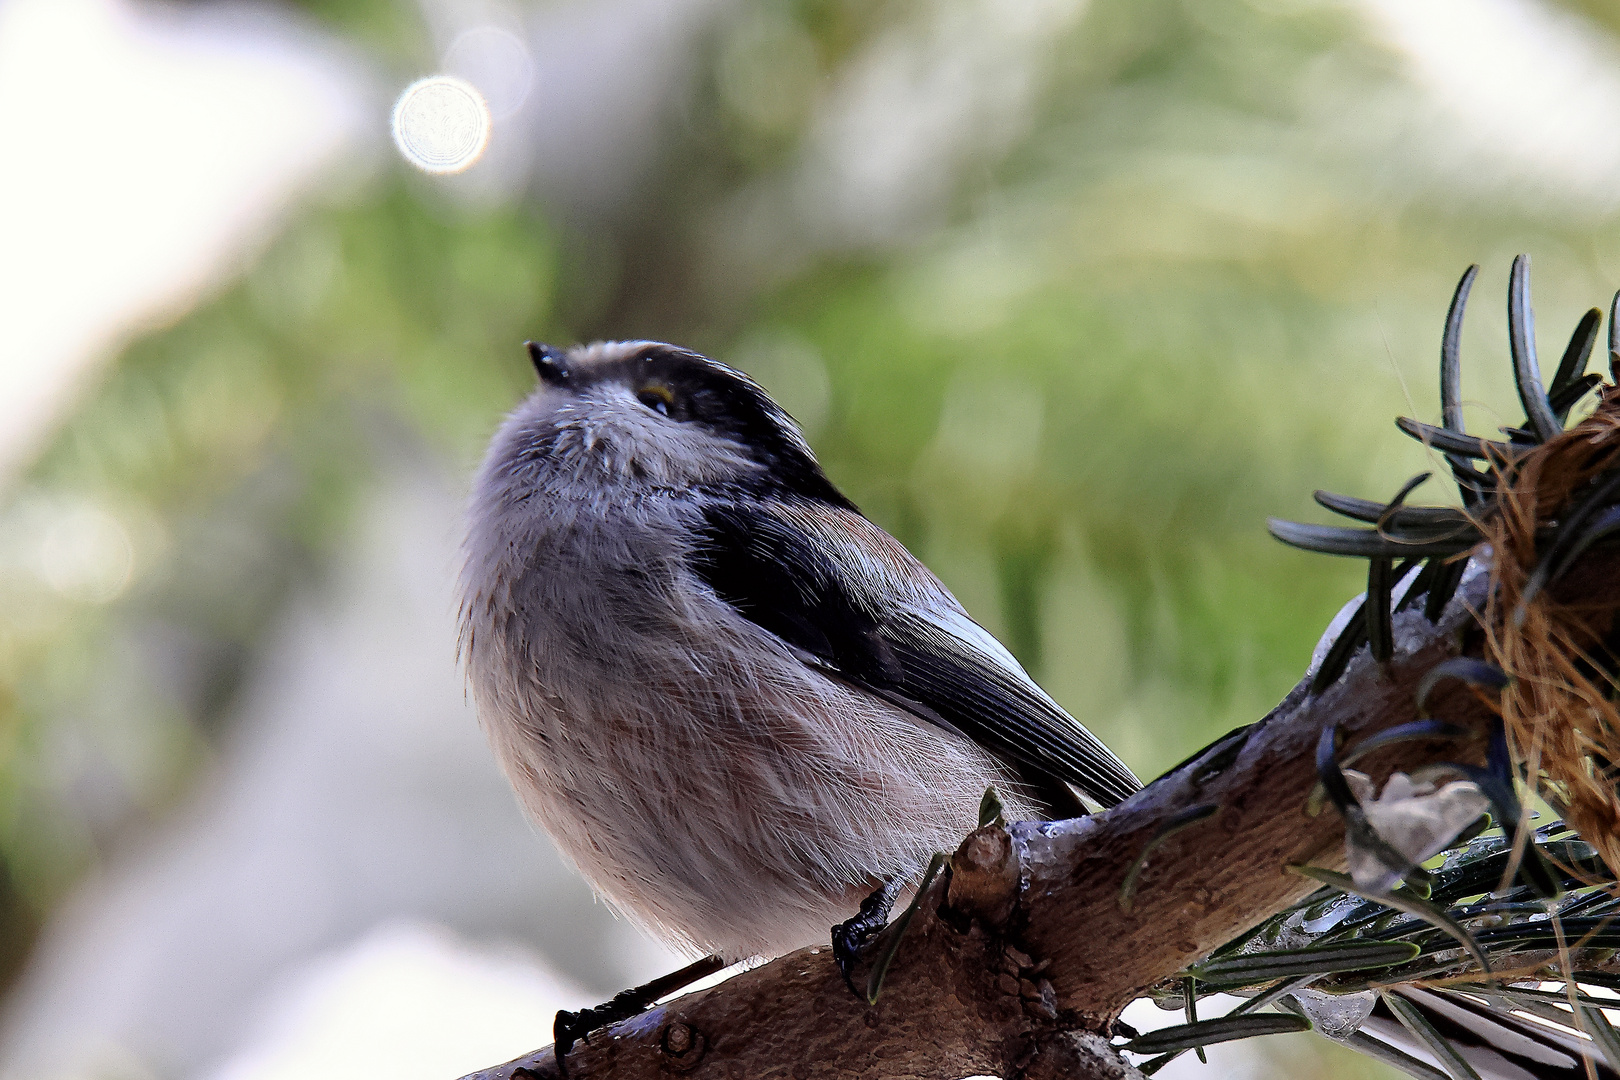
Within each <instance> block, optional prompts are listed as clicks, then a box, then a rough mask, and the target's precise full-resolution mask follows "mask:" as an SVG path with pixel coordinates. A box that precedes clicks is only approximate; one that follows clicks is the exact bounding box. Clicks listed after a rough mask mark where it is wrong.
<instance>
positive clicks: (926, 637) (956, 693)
mask: <svg viewBox="0 0 1620 1080" xmlns="http://www.w3.org/2000/svg"><path fill="white" fill-rule="evenodd" d="M845 514H849V515H850V516H851V517H854V516H855V515H853V514H852V512H850V511H846V510H842V509H837V508H831V507H816V508H815V512H814V516H819V517H821V518H824V519H825V520H826V521H827V522H828V523H829V524H830V525H833V526H834V527H831V528H825V529H821V528H818V529H814V530H813V531H812V530H811V529H809V528H807V527H806V525H805V520H804V518H803V516H802V515H801V516H800V520H793V518H792V517H791V516H789V515H785V514H782V513H778V512H775V511H773V510H772V509H770V508H768V507H766V506H764V505H762V504H758V503H719V504H710V505H709V506H708V507H706V508H705V510H704V528H703V532H702V540H701V542H700V543H699V545H698V546H697V547H696V548H695V550H694V551H693V553H692V557H691V560H690V562H691V567H692V569H693V571H694V572H695V573H696V574H697V575H698V577H700V578H701V579H702V580H703V581H705V582H706V583H707V584H708V585H709V586H710V587H711V588H712V589H713V590H714V591H715V594H716V595H717V596H719V597H720V598H721V599H722V600H724V601H726V602H727V603H728V604H730V605H731V606H732V607H734V608H735V609H736V610H737V611H738V612H740V613H741V614H742V615H744V616H745V617H747V618H748V619H749V620H751V621H752V622H754V623H756V624H758V625H759V626H761V627H763V628H764V629H766V630H769V631H770V632H771V633H773V634H775V635H776V636H777V637H779V638H781V639H782V640H783V641H784V642H786V643H787V644H788V645H790V646H792V647H793V648H794V649H796V650H797V651H798V652H799V653H800V654H801V655H803V656H804V657H805V658H806V660H807V662H810V663H813V664H815V665H816V666H818V667H820V668H823V669H824V670H827V671H829V672H831V673H832V674H835V675H837V676H838V677H839V678H842V679H844V680H845V681H847V682H850V683H853V684H856V685H858V686H861V687H863V688H864V689H867V690H869V691H871V692H873V693H875V694H878V695H880V696H882V697H883V698H885V699H887V700H889V701H890V702H892V703H894V704H896V705H899V706H900V707H902V708H905V709H906V710H907V711H909V712H911V713H913V714H915V715H917V716H919V717H922V718H924V719H926V720H929V721H932V722H934V723H936V724H939V725H941V726H943V727H946V728H948V729H951V730H954V731H957V732H959V733H961V734H963V735H965V736H967V737H968V738H970V739H972V740H973V741H975V742H977V743H978V744H980V745H981V746H983V747H984V748H985V749H987V750H989V751H990V752H991V753H992V754H995V755H996V756H997V757H999V758H1001V759H1002V760H1004V761H1007V762H1008V763H1009V764H1012V765H1014V766H1015V767H1018V768H1020V770H1021V771H1024V772H1026V773H1028V772H1030V771H1031V770H1033V772H1034V773H1035V774H1036V775H1037V776H1038V777H1043V778H1044V777H1050V778H1053V779H1056V780H1061V781H1064V782H1067V783H1071V784H1074V785H1075V786H1076V787H1078V788H1079V789H1080V790H1081V792H1082V793H1083V794H1085V795H1086V796H1087V797H1088V798H1090V799H1093V800H1095V801H1096V802H1098V803H1100V804H1102V805H1104V806H1112V805H1113V804H1115V803H1117V802H1119V801H1120V800H1122V799H1124V798H1125V797H1126V796H1128V795H1130V794H1131V793H1132V792H1134V791H1136V790H1137V789H1138V788H1139V787H1140V786H1141V785H1140V783H1139V782H1138V781H1137V779H1136V777H1135V776H1133V775H1132V774H1131V771H1130V770H1129V769H1128V768H1126V767H1125V764H1124V763H1123V762H1121V761H1120V760H1119V758H1117V757H1115V756H1114V754H1113V752H1112V751H1110V750H1109V749H1108V747H1107V746H1105V745H1103V743H1102V741H1101V740H1099V739H1097V738H1096V737H1095V736H1094V735H1092V734H1091V733H1090V732H1088V731H1087V730H1086V729H1085V728H1083V727H1081V726H1080V724H1079V723H1077V722H1076V721H1075V720H1074V719H1073V718H1071V717H1070V716H1069V715H1068V714H1067V713H1065V712H1064V711H1063V710H1062V709H1061V708H1059V707H1058V706H1057V705H1056V704H1055V703H1054V702H1053V701H1052V699H1051V698H1049V697H1047V696H1046V694H1045V693H1044V692H1043V691H1042V690H1041V689H1040V688H1039V687H1038V686H1036V685H1035V683H1034V682H1033V681H1032V680H1031V679H1030V678H1029V676H1028V675H1027V674H1025V672H1024V670H1023V668H1021V667H1019V666H1018V663H1017V661H1015V660H1014V659H1013V658H1012V656H1011V655H1010V654H1008V653H1007V651H1006V650H1005V649H1003V648H1001V646H1000V645H999V644H997V643H996V641H995V640H994V639H993V638H991V637H990V635H989V634H988V633H986V632H985V631H984V630H983V629H982V628H980V627H979V626H978V625H977V624H975V623H973V622H972V620H970V619H969V618H968V617H967V615H966V614H965V613H963V612H962V611H961V609H960V607H959V606H957V605H956V604H955V602H954V601H953V600H951V599H950V597H949V594H948V593H945V592H944V591H943V589H940V591H939V601H940V602H939V603H935V604H930V603H918V602H908V598H906V597H903V596H896V597H894V598H892V602H885V600H887V599H888V598H886V597H884V598H878V597H874V595H873V594H874V591H877V592H881V591H882V590H881V588H878V589H876V590H875V589H874V581H873V580H868V581H865V582H863V581H861V580H859V579H858V578H857V577H856V575H859V574H862V573H866V574H868V576H869V577H871V576H872V574H873V571H872V570H871V566H872V562H873V553H872V552H870V551H866V550H862V549H861V548H860V547H859V545H858V544H857V542H856V540H855V537H854V536H853V535H852V534H850V533H849V532H847V531H845V530H841V529H839V528H837V527H836V524H837V522H838V520H839V515H845ZM861 524H862V525H866V526H867V528H869V529H870V528H871V526H869V525H867V523H865V522H864V521H862V522H861ZM899 550H900V549H899V548H898V545H896V551H899ZM903 557H904V558H906V559H907V560H909V556H903ZM863 568H864V569H863ZM917 569H918V571H919V572H920V573H923V574H926V571H922V569H921V567H920V565H919V566H918V567H917ZM928 580H929V581H930V582H931V581H932V580H933V579H932V577H931V576H930V577H929V578H928Z"/></svg>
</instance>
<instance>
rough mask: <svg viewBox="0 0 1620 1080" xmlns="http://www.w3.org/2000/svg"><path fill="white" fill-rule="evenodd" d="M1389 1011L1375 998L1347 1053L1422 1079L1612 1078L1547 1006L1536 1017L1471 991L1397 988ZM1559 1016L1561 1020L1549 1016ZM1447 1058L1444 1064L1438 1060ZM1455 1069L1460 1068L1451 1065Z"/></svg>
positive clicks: (1572, 1026) (1616, 1077) (1594, 1049)
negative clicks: (1423, 1025) (1417, 1021)
mask: <svg viewBox="0 0 1620 1080" xmlns="http://www.w3.org/2000/svg"><path fill="white" fill-rule="evenodd" d="M1391 993H1392V994H1393V995H1396V996H1397V997H1398V1001H1397V1002H1396V1003H1395V1005H1394V1007H1393V1008H1392V1007H1391V1003H1390V1001H1389V999H1388V998H1381V999H1380V1000H1379V1002H1378V1004H1377V1005H1376V1006H1375V1007H1374V1008H1373V1011H1372V1015H1370V1016H1369V1017H1368V1018H1367V1020H1366V1021H1365V1022H1364V1023H1363V1024H1362V1026H1361V1029H1360V1030H1359V1031H1357V1032H1356V1034H1355V1035H1352V1036H1351V1037H1350V1038H1348V1039H1346V1040H1343V1041H1344V1042H1345V1043H1346V1044H1347V1045H1349V1046H1351V1047H1352V1048H1353V1049H1356V1050H1360V1051H1361V1052H1363V1053H1366V1054H1368V1055H1370V1056H1372V1057H1376V1058H1379V1059H1380V1060H1382V1061H1385V1062H1386V1063H1388V1064H1390V1065H1392V1066H1394V1067H1395V1068H1397V1069H1400V1070H1402V1071H1403V1072H1406V1073H1407V1074H1409V1075H1411V1076H1415V1077H1420V1078H1422V1080H1452V1078H1453V1077H1458V1076H1463V1077H1466V1076H1467V1075H1468V1072H1467V1071H1466V1070H1468V1069H1471V1070H1472V1071H1473V1073H1474V1074H1475V1075H1477V1076H1478V1077H1479V1078H1480V1080H1586V1078H1588V1077H1592V1078H1595V1080H1620V1072H1616V1071H1615V1069H1614V1068H1613V1067H1612V1066H1611V1065H1610V1064H1609V1062H1608V1060H1607V1058H1605V1056H1604V1054H1603V1052H1602V1050H1601V1049H1600V1048H1599V1047H1598V1045H1597V1044H1596V1043H1595V1042H1594V1041H1593V1040H1592V1039H1591V1038H1589V1037H1588V1036H1587V1035H1586V1034H1585V1033H1584V1032H1582V1031H1581V1030H1579V1028H1580V1021H1579V1020H1577V1019H1576V1017H1575V1016H1574V1014H1573V1013H1572V1012H1571V1011H1570V1010H1568V1009H1562V1010H1560V1009H1558V1007H1557V1006H1555V1005H1551V1004H1550V1003H1549V1005H1548V1007H1546V1008H1542V1009H1538V1010H1537V1013H1539V1014H1540V1015H1533V1014H1531V1013H1528V1012H1525V1011H1521V1010H1520V1009H1519V1008H1517V1007H1515V1006H1514V1004H1513V1003H1512V1002H1510V1001H1508V1000H1507V999H1505V998H1497V997H1494V996H1493V997H1486V996H1483V995H1481V994H1479V993H1476V992H1475V991H1473V990H1469V991H1466V992H1463V991H1454V990H1434V989H1420V988H1418V987H1410V986H1408V987H1401V988H1400V989H1398V990H1393V991H1391ZM1401 1002H1404V1003H1406V1004H1408V1005H1410V1006H1411V1007H1412V1008H1414V1009H1415V1010H1416V1011H1417V1012H1418V1013H1420V1014H1421V1016H1422V1018H1423V1019H1424V1020H1426V1021H1428V1025H1429V1027H1430V1028H1432V1031H1431V1032H1430V1033H1428V1035H1427V1038H1432V1037H1433V1035H1434V1034H1438V1035H1440V1036H1442V1037H1443V1038H1444V1040H1445V1044H1446V1045H1445V1048H1443V1049H1439V1050H1437V1049H1435V1048H1434V1047H1431V1046H1429V1045H1426V1039H1425V1038H1420V1037H1418V1036H1417V1035H1414V1034H1413V1032H1412V1030H1411V1029H1410V1028H1409V1027H1408V1026H1407V1024H1404V1023H1402V1022H1401V1019H1400V1018H1399V1017H1398V1016H1397V1015H1396V1013H1397V1011H1399V1010H1400V1009H1401V1004H1400V1003H1401ZM1557 1015H1561V1016H1563V1017H1564V1018H1565V1019H1564V1022H1558V1021H1555V1020H1553V1019H1550V1017H1553V1016H1557ZM1452 1054H1454V1055H1455V1059H1454V1060H1451V1061H1447V1060H1443V1058H1445V1057H1447V1056H1449V1055H1452ZM1459 1065H1462V1066H1465V1067H1466V1069H1464V1068H1459Z"/></svg>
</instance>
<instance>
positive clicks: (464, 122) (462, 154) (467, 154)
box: [393, 75, 491, 173]
mask: <svg viewBox="0 0 1620 1080" xmlns="http://www.w3.org/2000/svg"><path fill="white" fill-rule="evenodd" d="M490 123H491V121H490V113H489V105H488V104H487V103H486V102H485V101H484V96H483V95H482V94H480V93H479V92H478V90H477V88H476V87H474V86H473V85H472V84H471V83H469V82H467V81H466V80H465V79H458V78H456V77H455V76H454V75H430V76H428V77H427V78H425V79H418V80H417V81H416V82H413V83H411V85H409V86H407V87H406V88H405V92H404V93H402V94H400V95H399V101H398V102H396V103H395V105H394V119H393V129H394V144H395V145H396V146H398V147H399V152H400V153H401V154H404V155H405V160H407V161H409V162H410V163H411V164H412V165H415V166H416V167H417V168H419V169H421V170H422V171H424V172H430V173H458V172H461V171H463V170H464V169H467V168H468V167H470V166H471V165H472V164H473V163H474V162H475V161H477V160H478V158H479V156H480V155H481V154H483V152H484V147H486V146H488V145H489V131H490Z"/></svg>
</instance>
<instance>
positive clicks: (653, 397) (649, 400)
mask: <svg viewBox="0 0 1620 1080" xmlns="http://www.w3.org/2000/svg"><path fill="white" fill-rule="evenodd" d="M636 400H637V401H639V402H641V403H642V404H643V405H645V406H647V408H649V409H651V410H652V411H653V412H655V413H657V414H658V415H659V416H668V415H669V407H670V406H671V405H673V404H675V395H674V394H673V393H672V392H671V391H670V389H669V387H667V386H644V387H642V388H641V390H640V392H639V393H637V394H636Z"/></svg>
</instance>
